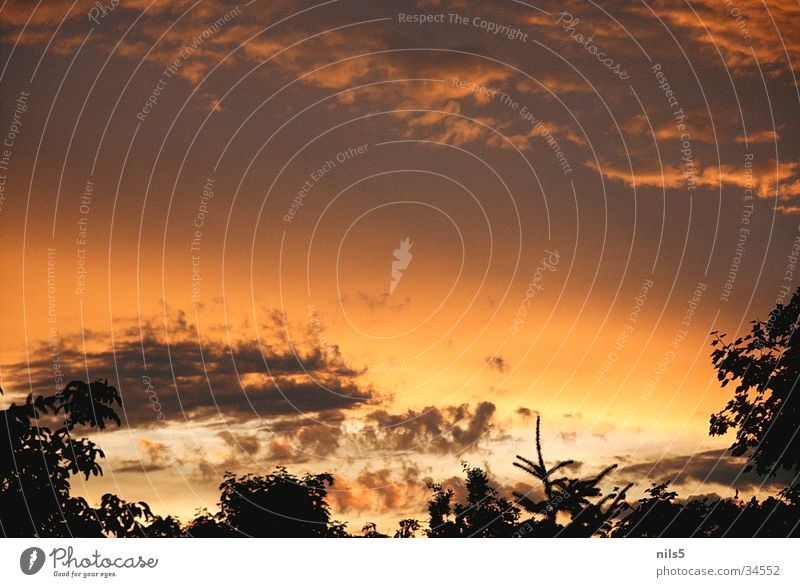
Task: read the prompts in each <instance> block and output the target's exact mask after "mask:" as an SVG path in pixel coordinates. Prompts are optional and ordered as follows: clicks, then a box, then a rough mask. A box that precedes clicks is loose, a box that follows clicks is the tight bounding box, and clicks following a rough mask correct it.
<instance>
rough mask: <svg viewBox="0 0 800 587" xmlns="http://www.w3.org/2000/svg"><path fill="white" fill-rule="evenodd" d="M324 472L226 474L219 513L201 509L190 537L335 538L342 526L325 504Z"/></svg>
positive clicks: (330, 479) (328, 480)
mask: <svg viewBox="0 0 800 587" xmlns="http://www.w3.org/2000/svg"><path fill="white" fill-rule="evenodd" d="M332 485H333V476H332V475H330V474H329V473H321V474H318V475H312V474H310V473H308V474H306V475H304V476H303V477H296V476H295V475H292V474H291V473H289V472H288V471H287V470H286V468H285V467H278V468H276V469H275V470H274V471H273V472H272V473H270V474H268V475H252V474H250V475H243V476H241V477H237V476H236V475H234V474H233V473H225V475H224V477H223V481H222V484H221V485H220V486H219V488H220V491H221V494H220V501H219V513H217V514H216V515H213V516H212V515H211V514H209V513H208V512H207V511H201V512H200V514H199V515H198V517H196V518H195V519H194V520H193V521H192V522H190V523H189V526H188V528H187V531H188V533H189V534H190V535H191V536H194V537H197V538H202V537H216V536H231V535H232V536H236V535H239V536H253V537H292V538H300V537H305V538H312V537H325V536H328V537H339V536H346V535H347V532H346V531H345V525H344V524H341V523H338V522H334V521H331V516H330V507H329V505H328V502H327V501H326V497H327V494H328V492H327V488H328V487H331V486H332Z"/></svg>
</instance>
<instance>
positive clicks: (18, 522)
mask: <svg viewBox="0 0 800 587" xmlns="http://www.w3.org/2000/svg"><path fill="white" fill-rule="evenodd" d="M0 393H2V389H0ZM114 404H117V405H121V401H120V397H119V393H118V392H117V390H116V388H114V387H113V386H110V385H108V381H100V380H97V381H94V382H92V383H84V382H82V381H72V382H70V383H69V384H68V385H67V386H66V387H65V388H64V389H63V390H62V391H61V392H59V393H56V394H55V395H51V396H41V395H40V396H36V397H35V398H34V397H33V395H32V394H31V395H28V396H27V398H26V400H25V403H23V404H22V405H17V404H15V403H12V404H11V405H10V406H9V407H8V408H7V409H5V410H2V411H0V532H1V533H2V534H3V535H4V536H6V537H24V536H41V537H70V536H81V537H92V536H96V537H99V536H104V535H115V536H134V535H136V536H144V535H147V532H146V530H147V527H146V526H142V525H141V524H140V523H139V521H138V520H139V519H140V518H141V519H142V520H143V521H155V522H158V523H159V525H160V527H161V526H163V525H164V523H165V522H164V520H162V519H161V518H156V517H155V516H153V515H152V513H151V512H150V508H149V507H147V504H145V503H143V502H139V503H138V504H128V503H126V502H124V501H122V500H120V499H119V498H117V497H116V496H114V495H111V494H106V495H104V496H103V497H102V500H101V504H100V506H99V507H98V508H92V507H90V506H89V504H88V503H87V502H86V500H85V499H83V498H82V497H75V496H72V495H71V494H70V488H71V484H70V478H71V476H72V475H79V474H82V475H84V476H85V478H86V479H89V477H90V476H99V475H102V473H103V469H102V467H101V466H100V463H99V460H100V459H102V458H104V457H105V455H104V453H103V451H102V450H100V449H99V448H98V447H97V445H96V444H95V443H94V442H92V441H91V440H89V439H87V438H76V437H75V436H74V432H75V431H76V429H81V428H82V429H94V430H103V429H104V428H105V427H106V423H107V422H109V421H111V422H115V423H116V424H117V425H118V426H119V425H120V419H119V417H118V416H117V414H116V412H115V411H114ZM176 523H177V522H176V521H175V520H172V524H173V525H174V524H176ZM162 530H163V528H162Z"/></svg>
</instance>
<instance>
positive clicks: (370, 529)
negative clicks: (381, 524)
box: [361, 522, 389, 538]
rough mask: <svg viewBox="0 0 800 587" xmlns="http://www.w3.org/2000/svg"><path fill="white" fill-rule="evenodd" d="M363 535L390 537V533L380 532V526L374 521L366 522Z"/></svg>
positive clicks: (362, 529)
mask: <svg viewBox="0 0 800 587" xmlns="http://www.w3.org/2000/svg"><path fill="white" fill-rule="evenodd" d="M361 537H362V538H389V535H388V534H382V533H381V532H378V526H376V525H375V523H374V522H367V523H366V524H364V527H363V528H361Z"/></svg>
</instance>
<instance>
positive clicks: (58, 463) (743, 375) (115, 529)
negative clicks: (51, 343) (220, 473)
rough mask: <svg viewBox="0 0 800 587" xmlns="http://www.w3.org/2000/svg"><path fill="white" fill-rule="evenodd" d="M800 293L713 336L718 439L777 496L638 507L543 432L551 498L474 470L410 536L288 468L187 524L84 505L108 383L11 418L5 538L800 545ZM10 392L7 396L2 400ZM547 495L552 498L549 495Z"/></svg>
mask: <svg viewBox="0 0 800 587" xmlns="http://www.w3.org/2000/svg"><path fill="white" fill-rule="evenodd" d="M799 318H800V289H799V290H798V291H797V292H796V293H795V294H794V296H793V298H792V300H791V302H790V303H789V304H788V305H786V306H783V305H778V306H777V307H776V308H775V309H774V310H773V311H772V312H771V313H770V316H769V319H768V320H767V321H766V322H762V321H754V322H753V323H752V328H751V331H750V332H749V333H748V334H747V335H745V336H742V337H740V338H738V339H736V340H734V341H731V342H729V341H726V337H725V335H724V334H718V333H712V334H713V335H715V339H714V341H713V342H712V345H713V347H714V348H713V351H712V353H711V360H712V363H713V365H714V367H715V368H716V370H717V373H718V378H719V380H720V382H721V385H722V387H727V386H728V385H731V386H733V388H734V389H733V395H732V397H731V398H730V399H729V401H728V402H727V404H726V405H725V407H724V408H723V409H722V410H721V411H720V412H719V413H716V414H713V415H711V418H710V429H709V433H710V434H711V435H722V434H726V433H728V432H733V433H735V440H734V442H733V444H732V446H731V447H730V453H731V455H733V456H735V457H745V458H746V462H747V469H753V470H754V471H755V472H756V473H757V474H758V475H760V476H762V477H763V478H764V479H769V478H770V477H774V476H775V475H776V474H777V473H778V472H779V471H781V470H783V471H784V472H786V471H788V472H789V473H790V475H791V476H793V479H794V481H793V482H791V483H789V484H788V485H787V486H786V487H785V488H784V489H782V490H780V491H778V492H777V493H776V494H775V495H772V496H769V497H766V498H762V499H761V500H758V499H756V498H755V497H753V498H751V499H750V500H749V501H744V500H741V499H739V496H738V493H737V494H736V495H734V496H732V497H728V498H718V497H715V498H708V497H700V498H690V499H681V498H680V497H679V496H678V494H677V493H676V492H675V491H673V490H671V489H670V481H669V480H662V481H661V482H657V483H656V482H653V483H652V485H651V486H650V487H649V488H648V489H646V491H645V495H644V497H642V498H641V499H638V500H636V501H633V502H631V501H629V499H628V492H629V491H630V489H631V487H632V485H625V486H619V487H612V488H611V489H610V490H608V489H605V488H606V487H608V486H609V485H610V484H609V482H608V481H609V479H610V476H612V475H613V472H614V470H615V469H616V467H617V465H610V466H607V467H606V468H604V469H602V470H601V471H600V472H599V473H598V474H596V475H595V476H593V477H584V478H580V477H570V476H569V475H568V474H566V473H567V472H568V471H570V470H571V469H572V467H571V465H573V462H572V461H561V462H557V463H555V464H550V465H548V463H547V462H546V461H545V459H544V455H543V449H542V443H541V431H540V426H541V422H540V420H539V419H538V418H537V421H536V454H535V455H533V456H532V458H526V457H523V456H517V460H516V462H515V463H514V465H515V466H517V467H519V468H520V469H521V470H522V471H525V472H526V473H528V474H529V475H530V476H531V478H532V480H533V481H534V482H535V483H536V484H537V489H536V490H534V491H531V492H528V493H526V494H521V493H514V494H513V497H511V496H508V497H505V496H503V495H501V493H500V491H499V489H498V488H497V487H495V486H493V484H492V482H491V479H490V477H489V474H488V473H487V471H485V470H483V469H481V468H477V467H470V466H468V465H467V464H466V463H465V464H464V475H465V482H464V489H465V497H464V503H459V502H457V501H456V496H455V492H454V491H453V489H451V488H445V487H443V486H442V485H441V484H436V483H432V484H429V486H428V487H429V490H430V492H431V496H430V499H429V501H428V519H427V520H426V521H423V520H417V519H412V518H407V519H402V520H401V521H400V522H399V524H398V528H397V529H396V531H393V532H391V533H390V534H383V533H381V532H380V531H379V530H378V528H377V527H376V526H375V524H367V525H365V526H364V527H363V528H362V530H361V531H360V532H355V533H352V532H351V530H350V529H348V527H347V524H346V523H344V522H340V521H337V520H335V519H333V517H332V515H331V508H330V505H329V503H328V500H327V498H328V489H329V488H330V487H332V486H333V484H334V477H333V476H332V475H331V474H329V473H321V474H305V475H304V476H301V477H298V476H296V475H294V474H292V473H290V472H289V471H288V470H287V469H285V468H283V467H278V468H276V469H275V471H273V472H272V473H270V474H269V475H244V476H237V475H234V474H233V473H226V474H225V475H224V477H223V479H222V483H221V484H220V498H219V502H218V503H217V511H216V512H215V513H211V512H209V511H206V510H201V511H198V513H197V515H196V516H195V517H194V519H192V520H190V521H189V522H188V523H186V524H181V523H180V522H179V521H178V520H177V519H176V518H175V517H173V516H166V517H162V516H160V515H156V514H154V513H153V512H152V511H151V510H150V507H149V506H148V505H147V504H146V503H144V502H126V501H124V500H122V499H120V498H119V497H117V496H115V495H113V494H105V495H104V496H103V497H102V499H101V502H100V504H99V505H97V506H96V507H92V506H90V505H89V504H88V503H87V501H86V500H85V499H83V498H81V497H77V496H73V495H72V494H71V485H70V478H71V477H72V476H74V475H84V476H85V478H86V479H89V478H90V477H91V476H97V475H102V468H101V466H100V460H101V459H103V458H104V457H105V455H104V454H103V452H102V451H101V450H100V449H99V448H98V447H97V446H96V445H95V444H94V443H93V442H92V441H91V440H89V439H88V438H79V437H78V436H77V434H78V432H79V431H91V430H103V429H104V428H105V427H106V426H107V425H108V424H109V423H114V424H116V425H117V426H119V425H120V419H119V417H118V416H117V414H116V412H115V409H114V406H115V405H117V406H121V398H120V396H119V393H118V392H117V390H116V389H115V388H114V387H112V386H110V385H108V383H107V382H104V381H94V382H92V383H85V382H82V381H73V382H71V383H70V384H68V385H67V386H66V387H65V388H64V390H63V391H61V392H60V393H58V394H55V395H52V396H36V397H34V396H33V395H29V396H28V397H27V398H26V401H25V403H23V404H21V405H17V404H11V405H10V406H9V407H8V408H7V409H6V410H3V411H0V533H2V535H3V536H6V537H32V536H39V537H102V536H114V537H198V538H201V537H241V536H259V537H348V536H355V537H366V538H382V537H389V536H393V537H396V538H413V537H416V536H428V537H432V538H437V537H486V538H489V537H553V536H556V537H589V536H598V537H656V536H663V537H690V536H696V537H722V536H725V537H754V536H757V537H785V536H798V535H800V483H798V481H797V480H798V475H800V436H798V432H799V431H800V399H798V394H795V393H793V392H794V391H795V389H796V388H797V386H798V381H800V333H798V331H797V326H798V324H800V321H799ZM0 393H2V390H0ZM537 496H538V497H537Z"/></svg>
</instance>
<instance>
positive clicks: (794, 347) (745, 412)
mask: <svg viewBox="0 0 800 587" xmlns="http://www.w3.org/2000/svg"><path fill="white" fill-rule="evenodd" d="M799 317H800V289H798V290H797V291H796V292H795V293H794V295H793V296H792V299H791V301H790V302H789V304H788V305H787V306H783V305H782V304H778V305H777V306H776V307H775V309H774V310H772V311H771V312H770V315H769V319H768V320H767V321H766V322H762V321H760V320H755V321H753V322H752V325H753V326H752V329H751V331H750V333H749V334H747V335H745V336H743V337H741V338H738V339H736V340H735V341H733V342H732V343H728V342H725V340H724V338H725V335H724V334H719V333H717V332H712V334H713V335H716V339H715V340H714V341H712V343H711V344H712V345H713V346H715V347H718V348H715V349H714V351H713V352H712V353H711V360H712V363H713V364H714V366H715V367H716V369H717V376H718V378H719V380H720V381H721V382H722V386H723V387H725V386H727V385H728V384H729V383H736V388H735V390H734V395H733V398H731V399H730V400H729V401H728V403H727V405H726V406H725V408H724V409H723V410H722V411H720V412H719V413H717V414H713V415H712V416H711V426H710V430H709V432H710V434H711V435H712V436H721V435H723V434H725V433H726V432H728V431H729V430H735V431H736V441H735V442H734V443H733V445H731V447H730V451H731V454H733V455H734V456H742V455H747V458H748V463H749V465H750V466H754V467H755V469H756V471H757V472H758V473H759V474H761V475H774V474H775V473H776V471H777V470H778V469H780V468H784V469H789V470H791V471H796V472H797V471H800V434H798V428H799V426H800V389H798V380H800V332H798V328H797V327H798V318H799Z"/></svg>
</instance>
